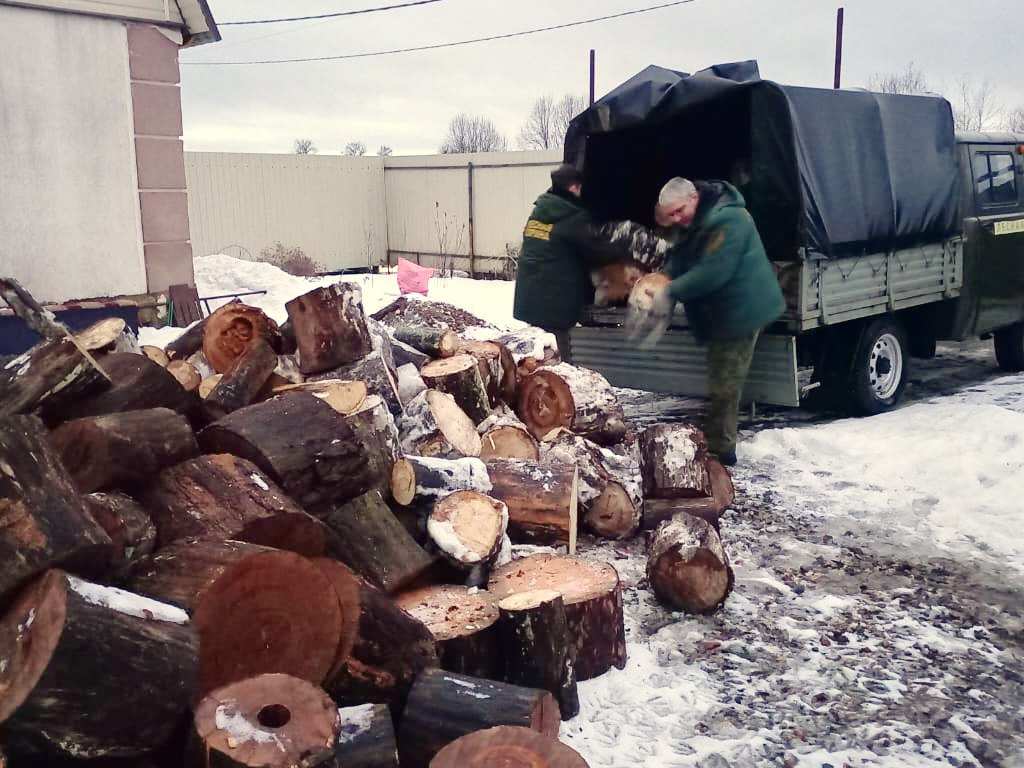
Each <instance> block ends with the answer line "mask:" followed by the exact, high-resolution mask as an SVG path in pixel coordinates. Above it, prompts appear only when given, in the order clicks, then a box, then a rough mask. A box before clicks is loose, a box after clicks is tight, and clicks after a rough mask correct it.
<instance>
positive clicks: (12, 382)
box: [0, 325, 116, 417]
mask: <svg viewBox="0 0 1024 768" xmlns="http://www.w3.org/2000/svg"><path fill="white" fill-rule="evenodd" d="M115 339H116V335H111V329H110V328H109V327H108V326H106V325H101V326H100V327H98V328H97V327H96V326H93V327H92V328H90V329H87V330H86V331H84V332H83V333H81V334H79V335H77V336H75V337H74V338H71V337H70V336H69V335H61V336H57V337H53V338H44V339H43V340H42V341H40V342H39V343H38V344H36V345H35V346H33V347H32V348H31V349H29V350H27V351H26V352H24V353H22V354H20V355H18V356H17V357H15V358H13V359H12V360H10V361H8V362H7V363H6V364H4V365H3V366H0V417H3V416H8V415H11V414H15V413H30V412H32V411H35V410H37V409H40V408H44V409H45V408H50V409H60V408H63V407H65V406H66V404H67V403H73V402H74V401H75V400H77V399H79V398H81V397H84V396H86V395H90V394H93V393H95V392H100V391H102V390H104V389H106V388H108V387H109V386H110V377H109V374H107V373H106V365H105V364H104V365H103V366H98V365H97V363H96V362H95V361H94V360H91V359H90V358H89V357H87V356H86V355H88V354H89V353H90V352H91V351H94V350H98V349H101V348H103V347H104V346H106V345H107V344H109V343H112V342H113V341H114V340H115ZM83 350H85V351H83Z"/></svg>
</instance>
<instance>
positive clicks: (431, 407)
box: [398, 389, 481, 458]
mask: <svg viewBox="0 0 1024 768" xmlns="http://www.w3.org/2000/svg"><path fill="white" fill-rule="evenodd" d="M398 428H399V432H400V433H401V435H402V449H403V450H404V451H405V453H411V454H415V455H417V456H437V457H440V458H458V457H460V456H479V455H480V447H481V445H480V435H478V434H477V433H476V428H475V427H474V426H473V420H472V419H470V418H469V416H467V415H466V412H465V411H463V410H462V409H461V408H460V407H459V406H458V404H457V403H456V402H455V399H454V398H453V397H452V396H451V395H446V394H445V393H443V392H437V391H436V390H430V389H428V390H427V391H426V392H423V393H422V394H420V395H417V396H416V397H415V398H413V399H412V400H411V401H410V402H408V403H406V408H405V416H403V417H402V419H401V421H400V422H399V425H398Z"/></svg>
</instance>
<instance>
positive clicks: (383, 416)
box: [345, 395, 402, 499]
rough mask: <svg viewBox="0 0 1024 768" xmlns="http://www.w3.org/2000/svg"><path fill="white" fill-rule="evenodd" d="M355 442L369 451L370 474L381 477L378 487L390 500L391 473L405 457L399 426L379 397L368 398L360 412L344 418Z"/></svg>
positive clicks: (360, 407) (367, 452)
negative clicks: (403, 456)
mask: <svg viewBox="0 0 1024 768" xmlns="http://www.w3.org/2000/svg"><path fill="white" fill-rule="evenodd" d="M345 421H347V422H348V425H349V426H350V427H351V428H352V432H353V433H355V436H356V439H357V440H358V441H359V442H360V444H362V445H363V447H364V449H365V451H366V461H367V462H368V463H369V464H370V465H371V469H370V472H371V474H372V475H373V476H374V477H377V478H379V480H378V482H377V485H376V488H377V490H379V491H380V492H381V494H382V495H383V496H384V498H385V499H390V498H391V487H392V481H391V477H392V472H393V469H394V466H395V464H396V462H398V461H400V460H401V458H402V448H401V446H400V442H401V438H400V437H399V434H398V425H397V424H395V417H394V416H392V415H391V411H390V410H388V407H387V405H385V404H384V400H383V399H381V397H380V395H369V396H368V397H367V398H366V399H365V400H364V401H363V404H362V405H361V406H359V409H358V410H357V411H355V412H354V413H350V414H349V415H348V416H346V417H345Z"/></svg>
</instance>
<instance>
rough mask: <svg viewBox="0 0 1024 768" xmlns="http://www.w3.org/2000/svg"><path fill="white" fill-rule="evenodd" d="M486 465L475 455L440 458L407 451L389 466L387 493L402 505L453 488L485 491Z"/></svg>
mask: <svg viewBox="0 0 1024 768" xmlns="http://www.w3.org/2000/svg"><path fill="white" fill-rule="evenodd" d="M490 490H491V478H490V475H489V474H488V472H487V465H486V464H484V463H483V461H481V460H480V459H477V458H475V457H464V458H461V459H440V458H436V457H432V456H415V455H413V454H409V455H408V456H405V457H404V458H402V459H399V460H398V461H396V462H395V463H394V465H393V466H392V468H391V493H392V496H393V497H394V499H395V501H396V502H398V503H399V504H401V505H402V506H408V505H409V504H412V503H413V501H414V500H417V499H418V500H421V501H422V500H434V501H436V500H438V499H441V498H443V497H445V496H447V495H448V494H450V493H455V491H479V492H481V493H489V492H490Z"/></svg>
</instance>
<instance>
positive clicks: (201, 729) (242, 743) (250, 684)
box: [187, 674, 341, 768]
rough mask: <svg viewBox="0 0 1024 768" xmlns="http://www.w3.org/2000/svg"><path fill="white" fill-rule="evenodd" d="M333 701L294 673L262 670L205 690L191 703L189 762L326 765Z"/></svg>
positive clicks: (266, 767)
mask: <svg viewBox="0 0 1024 768" xmlns="http://www.w3.org/2000/svg"><path fill="white" fill-rule="evenodd" d="M340 729H341V718H340V716H339V715H338V707H337V706H336V705H335V703H334V702H333V701H331V697H330V696H328V695H327V694H326V693H324V691H323V690H321V689H320V688H318V687H317V686H315V685H313V684H312V683H309V682H307V681H306V680H300V679H299V678H296V677H291V676H289V675H282V674H264V675H257V676H255V677H251V678H249V679H247V680H240V681H238V682H237V683H231V684H230V685H226V686H224V687H223V688H218V689H217V690H215V691H211V692H210V693H209V694H207V695H206V696H205V697H204V698H203V700H202V701H200V702H199V705H198V706H197V707H196V713H195V717H194V718H193V722H192V733H191V744H190V749H189V755H188V763H187V764H188V765H189V766H190V768H328V766H340V764H339V763H337V762H336V761H335V759H334V746H335V742H336V741H337V739H338V734H339V732H340Z"/></svg>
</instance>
